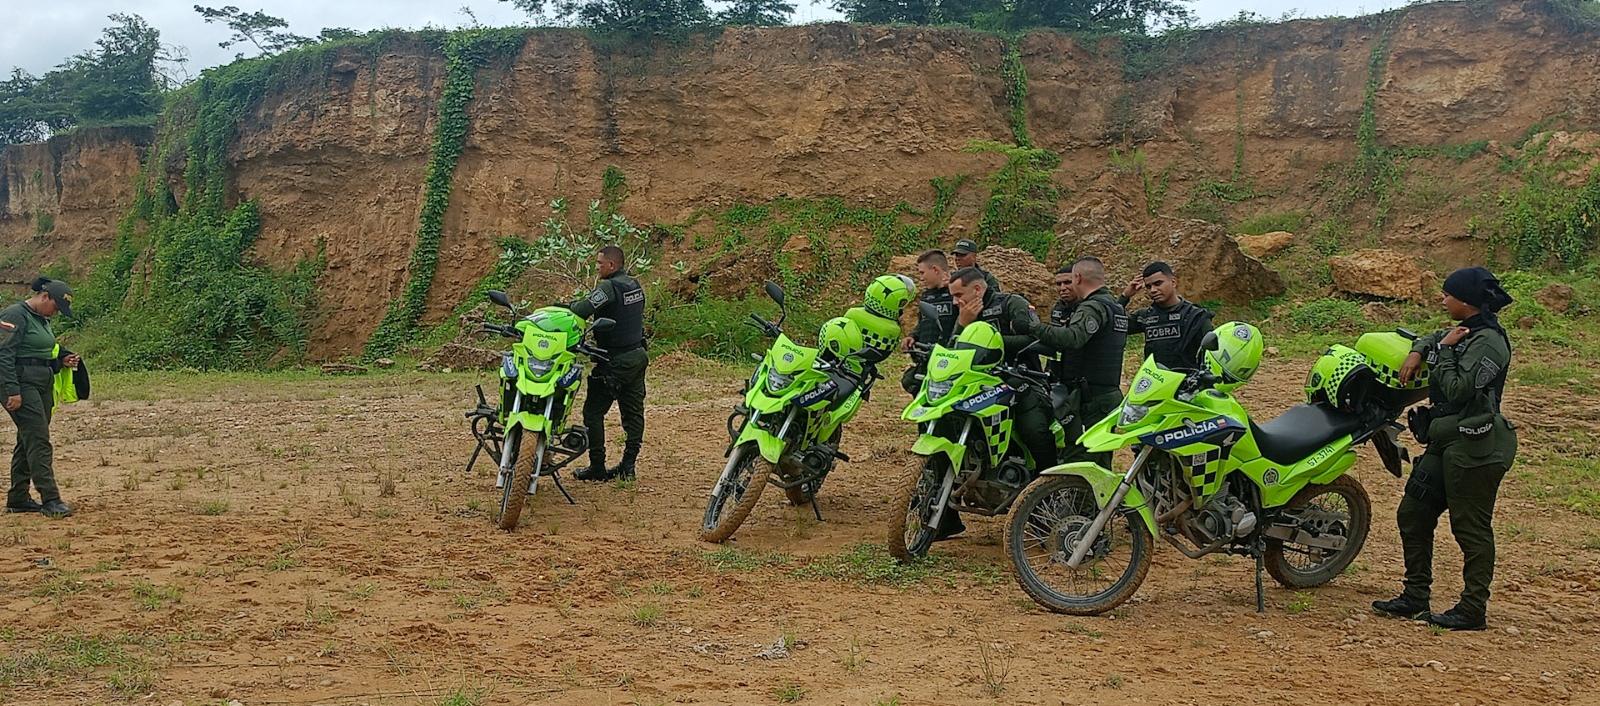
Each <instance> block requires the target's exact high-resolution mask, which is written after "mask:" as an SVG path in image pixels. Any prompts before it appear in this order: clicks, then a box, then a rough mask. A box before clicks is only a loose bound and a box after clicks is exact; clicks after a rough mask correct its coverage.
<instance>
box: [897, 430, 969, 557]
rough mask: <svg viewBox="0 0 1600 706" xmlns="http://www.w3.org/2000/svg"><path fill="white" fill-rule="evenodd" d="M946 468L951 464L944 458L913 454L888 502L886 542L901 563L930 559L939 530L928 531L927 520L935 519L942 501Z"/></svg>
mask: <svg viewBox="0 0 1600 706" xmlns="http://www.w3.org/2000/svg"><path fill="white" fill-rule="evenodd" d="M945 465H948V461H945V460H944V457H943V456H919V455H913V456H912V457H911V460H910V461H908V462H906V468H905V471H904V472H903V473H901V476H900V485H899V486H898V487H896V488H895V493H894V496H893V497H892V498H891V499H890V501H889V534H888V542H887V543H888V547H889V555H890V556H893V557H894V558H895V559H896V560H898V561H899V562H900V563H902V564H904V563H909V562H911V561H914V560H917V559H921V558H922V557H925V556H927V555H928V548H929V547H932V546H933V540H934V537H935V536H936V535H937V533H938V530H935V529H929V528H928V518H930V517H932V516H933V511H934V507H933V505H934V503H936V502H938V500H939V482H940V481H941V480H943V479H944V473H943V472H942V468H943V467H944V466H945ZM945 512H955V511H954V510H949V509H946V510H945Z"/></svg>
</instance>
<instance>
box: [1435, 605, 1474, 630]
mask: <svg viewBox="0 0 1600 706" xmlns="http://www.w3.org/2000/svg"><path fill="white" fill-rule="evenodd" d="M1428 624H1430V625H1437V626H1439V627H1441V628H1444V629H1446V630H1482V629H1484V628H1485V627H1488V621H1486V620H1484V615H1483V613H1479V612H1477V611H1474V610H1471V609H1469V608H1462V607H1461V606H1460V605H1459V604H1458V605H1456V607H1454V608H1451V609H1450V610H1447V611H1445V612H1443V613H1435V614H1433V615H1429V616H1428Z"/></svg>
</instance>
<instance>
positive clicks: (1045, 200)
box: [966, 140, 1061, 258]
mask: <svg viewBox="0 0 1600 706" xmlns="http://www.w3.org/2000/svg"><path fill="white" fill-rule="evenodd" d="M966 151H968V152H989V153H995V154H1000V155H1004V156H1005V158H1006V163H1005V164H1004V165H1002V166H1001V167H1000V168H999V169H997V170H995V171H994V173H992V174H990V175H989V177H988V183H989V202H988V204H987V205H985V206H984V210H983V218H982V219H981V220H979V221H978V237H979V239H980V241H982V242H983V243H985V244H1004V245H1010V246H1012V247H1016V248H1021V249H1023V250H1026V251H1028V252H1030V253H1032V254H1033V255H1034V257H1038V258H1044V257H1045V255H1046V254H1048V253H1049V251H1050V247H1051V245H1053V244H1054V243H1055V225H1056V220H1057V218H1058V216H1059V213H1058V211H1057V204H1058V203H1059V202H1060V200H1061V190H1060V188H1059V187H1057V186H1056V183H1055V179H1054V177H1053V174H1054V173H1055V170H1056V168H1057V167H1059V166H1061V155H1058V154H1056V153H1055V152H1051V151H1050V150H1047V149H1042V148H1037V147H1023V146H1020V145H1006V144H1001V143H998V142H987V141H982V140H978V141H974V142H972V143H970V144H968V145H967V148H966Z"/></svg>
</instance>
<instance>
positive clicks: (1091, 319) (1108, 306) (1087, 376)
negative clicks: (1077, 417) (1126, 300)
mask: <svg viewBox="0 0 1600 706" xmlns="http://www.w3.org/2000/svg"><path fill="white" fill-rule="evenodd" d="M1033 335H1034V336H1035V337H1037V338H1038V339H1039V341H1040V342H1041V343H1043V344H1045V345H1046V346H1049V347H1050V348H1053V349H1055V350H1057V351H1078V355H1077V364H1078V366H1079V370H1080V371H1081V373H1080V374H1081V376H1082V377H1083V379H1084V380H1085V381H1086V382H1088V383H1089V384H1090V385H1092V386H1095V387H1102V388H1110V387H1118V386H1120V385H1121V384H1122V349H1123V346H1124V345H1126V344H1127V341H1128V315H1127V314H1126V313H1125V312H1124V311H1123V309H1122V305H1121V304H1118V303H1117V300H1116V299H1115V298H1114V297H1112V296H1111V292H1110V291H1109V290H1107V289H1106V288H1105V287H1101V288H1100V289H1098V290H1096V291H1095V292H1094V293H1093V294H1090V295H1089V296H1088V297H1086V298H1084V300H1083V301H1081V302H1078V306H1077V307H1076V308H1075V309H1073V312H1072V317H1071V318H1070V319H1068V320H1067V324H1066V325H1065V326H1051V325H1048V324H1043V323H1035V324H1034V326H1033Z"/></svg>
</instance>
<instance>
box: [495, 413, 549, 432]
mask: <svg viewBox="0 0 1600 706" xmlns="http://www.w3.org/2000/svg"><path fill="white" fill-rule="evenodd" d="M515 427H522V429H523V430H524V431H528V432H544V433H547V434H548V433H549V432H550V420H548V419H545V417H544V415H543V414H538V413H535V412H517V413H516V414H513V415H511V418H510V419H507V420H506V431H511V429H513V428H515Z"/></svg>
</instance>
